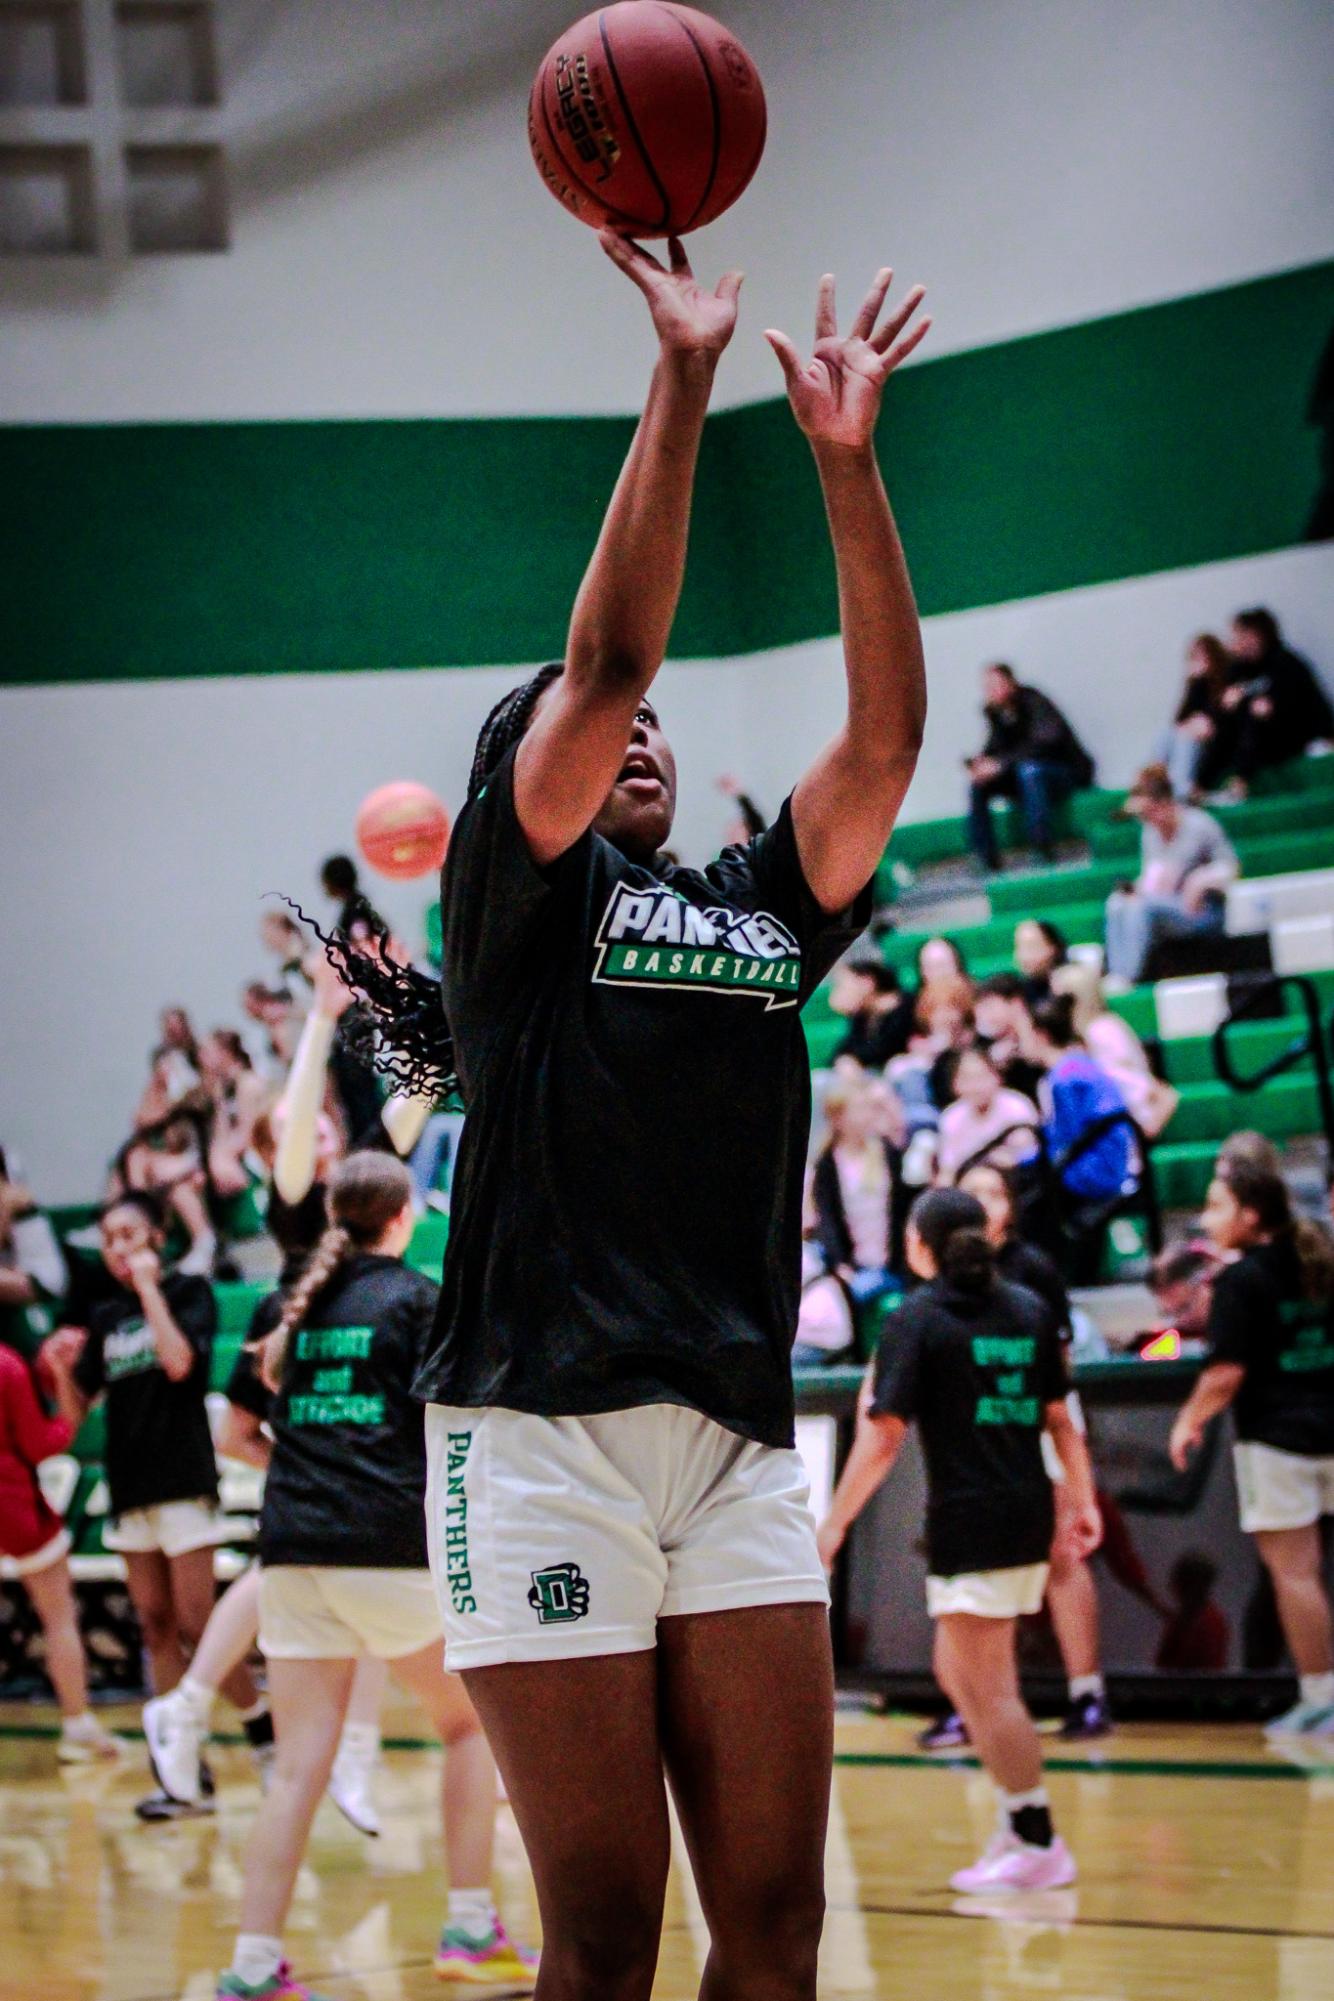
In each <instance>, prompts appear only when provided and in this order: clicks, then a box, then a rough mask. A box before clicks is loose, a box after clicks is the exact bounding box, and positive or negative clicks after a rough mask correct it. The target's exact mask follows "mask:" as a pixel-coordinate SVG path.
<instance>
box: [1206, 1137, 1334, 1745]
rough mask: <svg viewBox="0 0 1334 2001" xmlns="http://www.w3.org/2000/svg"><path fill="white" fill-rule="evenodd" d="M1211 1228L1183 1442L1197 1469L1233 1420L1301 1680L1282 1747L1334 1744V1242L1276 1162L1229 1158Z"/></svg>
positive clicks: (1283, 1722) (1254, 1520)
mask: <svg viewBox="0 0 1334 2001" xmlns="http://www.w3.org/2000/svg"><path fill="white" fill-rule="evenodd" d="M1204 1228H1205V1232H1206V1234H1207V1235H1208V1236H1209V1237H1210V1238H1211V1239H1212V1240H1213V1243H1214V1245H1215V1246H1216V1248H1217V1249H1218V1250H1220V1251H1222V1252H1225V1253H1228V1254H1230V1256H1231V1259H1232V1261H1231V1262H1230V1263H1228V1264H1226V1265H1225V1266H1224V1267H1223V1269H1222V1271H1220V1272H1219V1274H1218V1277H1217V1278H1216V1279H1215V1281H1214V1287H1213V1293H1212V1297H1211V1301H1210V1308H1209V1343H1210V1355H1209V1360H1208V1363H1207V1365H1206V1367H1205V1368H1204V1369H1203V1371H1202V1372H1201V1374H1200V1376H1199V1379H1198V1381H1197V1382H1196V1384H1195V1388H1194V1389H1193V1390H1192V1391H1191V1394H1190V1396H1189V1398H1188V1399H1187V1401H1186V1403H1185V1404H1184V1406H1183V1407H1182V1410H1181V1413H1180V1415H1179V1416H1178V1418H1177V1421H1176V1424H1175V1425H1174V1427H1173V1430H1172V1443H1171V1451H1172V1459H1173V1462H1174V1464H1175V1465H1177V1466H1179V1467H1184V1466H1185V1465H1186V1464H1187V1462H1188V1460H1189V1459H1190V1458H1191V1456H1192V1454H1193V1453H1194V1452H1195V1451H1196V1450H1197V1449H1198V1447H1199V1445H1200V1443H1201V1441H1202V1440H1203V1438H1204V1434H1205V1430H1206V1428H1207V1426H1208V1425H1209V1424H1210V1423H1211V1422H1212V1421H1213V1420H1214V1419H1215V1418H1217V1417H1219V1416H1220V1415H1221V1414H1222V1412H1223V1411H1225V1410H1227V1409H1229V1408H1230V1409H1231V1411H1232V1413H1233V1417H1234V1420H1235V1425H1236V1443H1235V1445H1234V1447H1233V1456H1234V1460H1235V1464H1236V1474H1237V1494H1238V1498H1239V1500H1240V1502H1241V1526H1242V1528H1243V1529H1244V1530H1245V1531H1246V1532H1247V1534H1248V1535H1253V1536H1254V1537H1255V1540H1256V1543H1257V1545H1258V1548H1259V1551H1260V1556H1261V1559H1262V1561H1263V1563H1264V1565H1265V1568H1266V1569H1267V1570H1268V1572H1269V1575H1270V1578H1271V1580H1272V1582H1273V1586H1274V1596H1275V1598H1276V1600H1277V1603H1278V1614H1279V1620H1280V1622H1281V1624H1282V1627H1283V1634H1284V1638H1285V1639H1286V1640H1287V1643H1288V1650H1289V1652H1290V1653H1291V1655H1292V1658H1293V1662H1294V1664H1295V1666H1296V1669H1297V1675H1298V1681H1299V1695H1298V1700H1297V1703H1296V1705H1295V1707H1294V1708H1292V1709H1290V1710H1288V1712H1287V1713H1286V1714H1285V1715H1283V1716H1280V1717H1278V1718H1277V1719H1276V1720H1275V1721H1274V1722H1273V1723H1271V1724H1270V1725H1269V1731H1270V1734H1271V1735H1282V1736H1304V1737H1305V1736H1312V1737H1321V1738H1327V1737H1334V1604H1332V1603H1331V1600H1330V1594H1329V1590H1328V1587H1327V1585H1326V1582H1325V1576H1324V1554H1323V1544H1322V1538H1321V1522H1322V1520H1323V1519H1324V1518H1325V1517H1327V1516H1330V1515H1334V1242H1332V1241H1331V1239H1330V1236H1329V1232H1328V1231H1327V1230H1326V1229H1325V1228H1324V1227H1323V1225H1321V1224H1319V1223H1315V1222H1313V1221H1311V1220H1310V1219H1308V1218H1305V1217H1298V1216H1296V1215H1294V1213H1293V1208H1292V1198H1291V1196H1290V1195H1289V1193H1288V1187H1287V1183H1286V1182H1285V1181H1284V1179H1283V1177H1282V1175H1281V1174H1280V1173H1279V1171H1278V1167H1277V1164H1276V1163H1270V1162H1267V1161H1266V1160H1264V1159H1263V1158H1262V1157H1260V1156H1259V1155H1258V1154H1257V1153H1256V1151H1255V1149H1254V1148H1252V1147H1248V1148H1246V1149H1245V1150H1240V1149H1236V1148H1233V1149H1231V1150H1229V1149H1226V1148H1225V1149H1224V1153H1223V1154H1221V1155H1220V1156H1219V1160H1218V1162H1217V1165H1216V1166H1215V1169H1214V1179H1213V1181H1212V1182H1211V1184H1210V1187H1209V1194H1208V1197H1207V1199H1206V1202H1205V1207H1204Z"/></svg>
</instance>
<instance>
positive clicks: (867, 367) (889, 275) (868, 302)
mask: <svg viewBox="0 0 1334 2001" xmlns="http://www.w3.org/2000/svg"><path fill="white" fill-rule="evenodd" d="M893 277H894V273H893V272H892V271H891V270H889V269H888V268H886V269H884V270H881V271H877V273H876V275H875V282H874V283H873V284H872V286H871V289H870V291H869V292H868V293H867V294H866V297H865V299H864V300H863V301H862V305H861V309H860V311H859V312H858V314H857V317H856V319H855V320H854V321H853V323H852V327H851V330H850V331H849V332H848V333H846V334H840V333H839V331H838V321H837V319H836V317H835V313H834V280H833V278H832V277H831V276H830V275H829V273H828V272H826V274H825V276H824V277H823V278H822V279H821V280H820V290H819V295H818V298H817V301H816V307H815V352H814V354H813V355H812V356H811V359H810V360H809V361H808V362H805V363H803V361H802V359H801V356H800V355H799V354H798V352H797V350H796V348H795V346H794V345H793V343H792V342H791V341H790V340H789V339H788V337H787V335H786V334H785V333H779V332H777V331H776V330H775V329H774V328H772V327H771V328H769V330H768V331H767V332H766V334H765V336H764V337H765V339H766V340H767V341H768V343H769V345H770V347H771V348H772V349H773V351H774V353H775V354H776V355H777V356H778V361H779V365H780V367H781V368H782V371H783V376H784V379H785V380H786V383H787V395H788V401H789V402H790V403H791V405H792V414H793V416H794V417H795V418H796V420H797V422H798V424H800V426H801V428H802V430H803V431H804V432H805V433H806V436H807V437H808V438H809V439H810V441H811V443H812V444H829V445H843V446H847V447H849V448H851V449H853V450H859V449H862V448H864V447H865V446H867V445H869V444H870V442H871V438H872V436H873V434H874V431H875V424H876V418H877V417H878V416H879V414H880V398H881V395H882V394H883V391H884V387H885V384H886V382H888V380H889V378H890V376H891V375H892V374H893V372H894V370H895V369H896V368H897V367H898V365H899V363H900V362H901V361H903V360H905V359H906V358H907V356H908V355H910V354H911V353H912V351H913V349H914V348H915V347H916V346H917V344H918V342H919V341H920V340H921V339H922V338H923V336H924V335H925V333H926V331H927V328H928V327H929V326H930V324H931V321H930V318H929V316H925V317H923V318H922V319H919V320H917V321H916V322H915V323H914V324H912V325H910V324H909V322H910V321H912V320H913V315H914V314H915V313H916V311H917V309H918V307H919V306H920V305H921V303H922V300H923V299H924V298H925V296H926V288H925V286H923V285H914V286H913V288H912V290H911V291H910V292H909V293H908V295H907V297H906V298H905V299H904V301H903V303H902V304H901V305H900V306H897V307H896V308H895V309H894V311H893V312H892V313H890V315H889V317H888V319H887V320H886V321H885V323H884V325H883V326H882V327H879V328H878V329H877V326H876V322H877V320H878V319H879V318H880V314H881V311H882V309H883V307H884V303H885V299H886V296H887V294H888V292H889V287H890V284H891V282H892V280H893Z"/></svg>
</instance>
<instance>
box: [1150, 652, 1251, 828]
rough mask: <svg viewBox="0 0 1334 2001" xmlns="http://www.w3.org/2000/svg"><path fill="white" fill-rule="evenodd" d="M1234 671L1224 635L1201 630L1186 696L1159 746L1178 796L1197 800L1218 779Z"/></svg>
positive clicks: (1183, 693) (1191, 656)
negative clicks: (1219, 635) (1226, 701)
mask: <svg viewBox="0 0 1334 2001" xmlns="http://www.w3.org/2000/svg"><path fill="white" fill-rule="evenodd" d="M1232 675H1233V663H1232V657H1231V655H1230V654H1229V652H1228V650H1227V648H1226V646H1224V644H1223V642H1222V640H1221V639H1219V638H1218V637H1217V636H1216V635H1215V634H1214V633H1212V632H1200V633H1197V634H1196V635H1195V637H1194V639H1192V640H1191V642H1190V645H1189V646H1188V647H1187V648H1186V679H1185V683H1184V685H1183V687H1182V690H1181V700H1180V701H1179V702H1178V703H1177V712H1176V714H1175V715H1174V716H1173V718H1172V723H1171V727H1170V728H1169V729H1168V730H1167V731H1166V732H1165V733H1164V736H1163V741H1162V744H1161V747H1160V750H1159V756H1160V758H1161V761H1162V762H1163V763H1164V764H1165V765H1166V766H1167V770H1168V776H1169V777H1170V778H1171V780H1172V790H1173V791H1174V792H1175V794H1176V796H1177V798H1178V799H1184V800H1187V801H1188V802H1191V803H1193V802H1194V801H1195V800H1196V799H1198V797H1199V795H1200V793H1201V792H1204V791H1207V790H1208V789H1209V787H1210V786H1211V785H1212V784H1215V783H1216V782H1217V778H1216V773H1217V766H1218V754H1219V747H1220V744H1221V743H1222V742H1223V740H1224V737H1225V735H1226V732H1227V723H1228V717H1229V711H1228V709H1227V707H1226V705H1225V700H1224V698H1225V696H1226V694H1227V691H1228V688H1229V687H1230V686H1231V683H1232Z"/></svg>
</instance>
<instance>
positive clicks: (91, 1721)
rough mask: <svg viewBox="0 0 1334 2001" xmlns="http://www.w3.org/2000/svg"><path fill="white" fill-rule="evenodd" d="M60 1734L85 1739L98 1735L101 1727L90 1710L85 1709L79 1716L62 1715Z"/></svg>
mask: <svg viewBox="0 0 1334 2001" xmlns="http://www.w3.org/2000/svg"><path fill="white" fill-rule="evenodd" d="M60 1734H61V1736H62V1737H73V1738H75V1739H76V1740H86V1739H87V1738H89V1737H100V1736H101V1734H102V1727H101V1725H100V1724H99V1723H98V1720H97V1718H96V1717H95V1716H94V1715H93V1712H92V1710H91V1709H85V1710H84V1711H83V1712H82V1714H81V1715H79V1716H62V1718H61V1719H60Z"/></svg>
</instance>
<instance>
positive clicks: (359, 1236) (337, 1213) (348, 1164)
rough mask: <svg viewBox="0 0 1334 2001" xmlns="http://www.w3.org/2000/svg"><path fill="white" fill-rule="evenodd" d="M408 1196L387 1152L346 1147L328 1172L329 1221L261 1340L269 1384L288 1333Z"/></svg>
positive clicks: (276, 1376)
mask: <svg viewBox="0 0 1334 2001" xmlns="http://www.w3.org/2000/svg"><path fill="white" fill-rule="evenodd" d="M411 1200H412V1176H411V1175H410V1174H409V1173H408V1170H407V1168H406V1167H404V1165H403V1163H402V1161H401V1160H398V1159H396V1158H395V1156H394V1155H393V1154H389V1153H349V1154H348V1155H347V1156H346V1158H345V1159H343V1160H340V1161H339V1163H338V1165H337V1166H336V1167H335V1168H334V1170H333V1172H332V1174H331V1175H330V1176H329V1184H328V1189H327V1191H326V1195H325V1204H326V1207H327V1209H328V1213H329V1224H328V1228H327V1229H326V1230H325V1232H324V1234H323V1236H322V1237H321V1238H320V1240H319V1242H318V1243H317V1244H316V1246H315V1248H314V1250H313V1251H312V1252H311V1254H310V1257H309V1259H308V1261H307V1263H306V1266H305V1269H304V1270H303V1271H302V1273H301V1276H300V1278H298V1279H297V1281H296V1283H295V1284H294V1285H293V1286H292V1288H291V1290H290V1291H289V1292H288V1294H287V1296H286V1298H285V1300H284V1301H283V1309H282V1313H281V1315H280V1316H279V1319H278V1324H277V1326H276V1327H275V1328H274V1329H273V1332H272V1333H271V1334H269V1335H267V1336H266V1337H265V1339H264V1341H263V1342H262V1343H261V1344H260V1353H261V1355H262V1358H263V1359H262V1362H261V1365H260V1373H261V1374H262V1376H263V1378H264V1381H265V1382H266V1383H267V1384H268V1386H269V1388H270V1389H277V1388H278V1386H279V1384H280V1383H281V1381H282V1376H283V1370H284V1367H285V1365H286V1361H287V1351H288V1348H289V1346H290V1344H291V1339H292V1336H293V1334H295V1333H296V1331H297V1329H298V1328H299V1327H300V1326H302V1324H303V1323H304V1321H305V1319H306V1316H307V1315H308V1313H309V1312H310V1309H311V1307H312V1306H313V1305H314V1303H315V1301H316V1299H317V1298H318V1297H319V1295H320V1294H321V1293H322V1292H323V1291H325V1289H326V1288H327V1287H328V1286H329V1285H330V1284H332V1282H333V1280H334V1279H335V1278H336V1277H337V1275H338V1270H339V1267H340V1266H341V1265H342V1264H343V1262H344V1260H345V1259H347V1258H348V1257H350V1256H351V1254H352V1253H353V1252H354V1251H365V1250H369V1249H370V1247H371V1245H372V1244H374V1243H375V1242H377V1241H378V1239H379V1238H380V1237H382V1236H383V1235H384V1233H385V1231H386V1229H387V1228H388V1227H389V1225H390V1224H391V1223H392V1222H393V1220H394V1218H395V1217H396V1216H399V1215H401V1214H402V1213H403V1210H404V1209H405V1208H406V1207H407V1204H408V1203H409V1202H410V1201H411Z"/></svg>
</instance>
